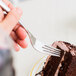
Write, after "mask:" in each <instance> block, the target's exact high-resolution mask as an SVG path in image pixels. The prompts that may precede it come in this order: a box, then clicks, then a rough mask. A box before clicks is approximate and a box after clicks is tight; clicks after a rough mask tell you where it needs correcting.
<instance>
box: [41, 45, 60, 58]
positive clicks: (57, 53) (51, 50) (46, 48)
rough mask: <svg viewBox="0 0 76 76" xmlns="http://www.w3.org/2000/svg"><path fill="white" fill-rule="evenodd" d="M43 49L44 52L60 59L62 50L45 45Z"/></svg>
mask: <svg viewBox="0 0 76 76" xmlns="http://www.w3.org/2000/svg"><path fill="white" fill-rule="evenodd" d="M42 48H43V51H45V52H48V53H50V54H51V55H53V56H58V57H60V51H61V50H59V49H56V48H54V47H50V46H47V45H44V46H43V47H42Z"/></svg>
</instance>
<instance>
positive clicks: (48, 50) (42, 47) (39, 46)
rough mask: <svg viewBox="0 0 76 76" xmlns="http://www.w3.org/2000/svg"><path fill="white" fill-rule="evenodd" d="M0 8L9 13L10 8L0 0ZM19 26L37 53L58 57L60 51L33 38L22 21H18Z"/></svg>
mask: <svg viewBox="0 0 76 76" xmlns="http://www.w3.org/2000/svg"><path fill="white" fill-rule="evenodd" d="M0 6H1V7H2V8H3V9H4V10H5V11H6V14H7V13H8V12H10V8H9V7H8V6H7V5H6V4H5V3H4V2H3V1H2V0H0ZM19 24H20V25H22V27H24V28H25V30H26V32H27V34H28V36H29V39H30V42H31V45H32V47H33V48H34V49H35V50H37V51H39V52H41V53H45V54H48V55H51V56H57V57H60V51H61V50H59V49H57V48H54V47H52V46H49V45H47V44H45V43H43V42H41V41H40V40H38V39H37V38H36V37H35V36H33V34H32V33H31V32H30V31H29V30H28V29H26V27H25V26H24V24H23V22H22V20H19Z"/></svg>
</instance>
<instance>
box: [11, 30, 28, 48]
mask: <svg viewBox="0 0 76 76" xmlns="http://www.w3.org/2000/svg"><path fill="white" fill-rule="evenodd" d="M11 37H12V39H13V40H14V41H15V42H16V43H17V44H18V45H20V46H21V47H22V48H26V47H27V42H26V41H25V40H20V39H19V38H18V37H17V35H16V34H15V32H14V31H12V32H11Z"/></svg>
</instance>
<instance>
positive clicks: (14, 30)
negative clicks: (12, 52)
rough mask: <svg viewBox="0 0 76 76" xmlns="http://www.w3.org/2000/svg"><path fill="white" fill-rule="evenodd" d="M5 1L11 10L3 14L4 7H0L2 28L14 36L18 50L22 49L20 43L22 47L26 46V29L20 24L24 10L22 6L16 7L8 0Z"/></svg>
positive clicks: (0, 24) (0, 25)
mask: <svg viewBox="0 0 76 76" xmlns="http://www.w3.org/2000/svg"><path fill="white" fill-rule="evenodd" d="M3 2H4V3H5V4H6V5H7V6H8V7H9V8H10V9H11V11H10V12H9V13H8V14H7V16H5V15H4V14H3V9H2V8H1V7H0V28H2V29H4V30H5V31H6V32H7V33H8V34H9V35H10V36H11V37H12V39H13V41H14V44H15V49H16V51H18V50H19V49H20V48H19V45H20V46H21V47H22V48H26V47H27V43H26V41H25V38H26V31H25V29H24V28H23V27H21V25H20V24H18V21H19V19H20V17H21V15H22V10H21V9H20V8H15V7H14V6H13V5H12V4H11V3H10V2H9V1H8V0H3Z"/></svg>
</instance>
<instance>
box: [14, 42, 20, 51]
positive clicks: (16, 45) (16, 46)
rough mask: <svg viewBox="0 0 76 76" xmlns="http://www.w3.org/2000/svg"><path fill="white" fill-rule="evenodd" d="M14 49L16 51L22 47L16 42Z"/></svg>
mask: <svg viewBox="0 0 76 76" xmlns="http://www.w3.org/2000/svg"><path fill="white" fill-rule="evenodd" d="M14 48H15V50H16V51H19V50H20V47H19V46H18V44H17V43H16V42H14Z"/></svg>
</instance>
